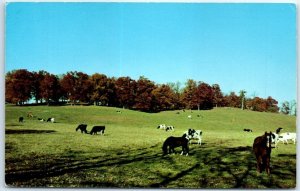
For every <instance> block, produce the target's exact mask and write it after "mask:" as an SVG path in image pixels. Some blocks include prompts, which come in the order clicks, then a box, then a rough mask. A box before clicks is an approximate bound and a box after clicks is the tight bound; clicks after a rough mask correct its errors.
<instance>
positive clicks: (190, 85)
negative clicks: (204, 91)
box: [181, 79, 198, 109]
mask: <svg viewBox="0 0 300 191" xmlns="http://www.w3.org/2000/svg"><path fill="white" fill-rule="evenodd" d="M196 90H197V82H196V81H194V80H192V79H188V80H187V82H186V85H185V88H184V89H183V93H182V96H181V102H182V104H183V105H184V106H185V107H186V108H187V109H193V108H197V106H198V102H197V100H196V99H194V98H195V94H196Z"/></svg>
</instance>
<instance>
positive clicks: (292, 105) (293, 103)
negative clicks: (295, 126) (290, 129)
mask: <svg viewBox="0 0 300 191" xmlns="http://www.w3.org/2000/svg"><path fill="white" fill-rule="evenodd" d="M290 110H291V112H290V114H291V115H295V116H296V115H297V102H296V100H292V101H291V102H290Z"/></svg>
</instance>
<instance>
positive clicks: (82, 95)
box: [61, 71, 92, 104]
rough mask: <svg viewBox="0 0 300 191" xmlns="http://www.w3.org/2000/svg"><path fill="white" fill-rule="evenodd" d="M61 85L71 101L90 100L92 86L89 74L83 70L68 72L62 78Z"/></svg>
mask: <svg viewBox="0 0 300 191" xmlns="http://www.w3.org/2000/svg"><path fill="white" fill-rule="evenodd" d="M61 86H62V89H63V91H64V92H66V96H67V98H68V99H69V100H70V101H71V103H73V104H75V103H76V102H77V101H82V102H89V101H90V97H91V91H92V86H91V82H90V81H89V76H88V75H87V74H85V73H82V72H77V71H75V72H68V73H67V74H66V75H64V77H63V79H62V80H61Z"/></svg>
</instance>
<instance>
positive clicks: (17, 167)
mask: <svg viewBox="0 0 300 191" xmlns="http://www.w3.org/2000/svg"><path fill="white" fill-rule="evenodd" d="M117 110H120V111H121V113H117V112H116V111H117ZM28 112H32V113H33V115H34V116H35V117H34V118H27V117H26V114H27V113H28ZM177 112H179V114H177ZM188 115H192V119H188V118H187V116H188ZM197 115H199V116H200V117H197ZM20 116H23V117H24V123H19V122H18V118H19V117H20ZM38 117H41V118H45V119H47V118H48V117H54V118H55V120H56V123H46V122H40V121H38V120H37V118H38ZM80 123H86V124H88V130H91V128H92V126H94V125H105V126H106V132H105V135H104V136H101V135H95V136H94V135H93V136H92V135H89V134H81V133H80V132H79V131H78V132H76V131H75V129H76V127H77V125H78V124H80ZM162 123H164V124H166V125H173V126H175V131H172V132H166V131H163V130H159V129H157V126H158V125H159V124H162ZM278 127H282V128H283V132H287V131H290V132H295V131H296V118H295V117H292V116H286V115H281V114H272V113H259V112H252V111H245V110H244V111H242V110H240V109H233V108H216V109H213V110H208V111H190V110H188V111H187V110H186V111H185V112H183V111H166V112H161V113H143V112H138V111H131V110H126V109H119V108H110V107H95V106H61V107H47V106H34V107H30V106H28V107H15V106H7V107H6V136H5V137H6V140H5V142H6V145H5V154H6V155H5V159H6V165H5V171H6V183H7V184H8V185H10V186H24V187H28V186H29V187H31V186H34V187H39V186H42V187H43V186H49V187H53V186H54V187H120V188H135V187H144V188H150V187H162V188H238V187H244V188H282V187H283V188H293V187H295V186H296V145H294V144H288V145H283V144H280V145H279V147H278V148H276V149H273V150H272V158H271V167H272V172H271V173H272V175H271V176H270V177H268V176H267V175H266V173H262V174H257V173H256V167H255V165H256V161H255V158H254V155H253V153H252V144H253V140H254V138H255V137H257V136H260V135H262V134H263V133H264V132H265V131H275V130H276V129H277V128H278ZM188 128H194V129H201V130H202V131H203V140H202V142H203V145H201V146H200V145H197V144H195V143H194V144H191V145H190V155H189V156H181V155H179V154H176V155H168V156H162V149H161V147H162V143H163V142H164V140H165V139H166V138H167V137H168V136H171V135H173V136H182V134H183V132H184V131H186V130H187V129H188ZM244 128H249V129H252V130H253V132H252V133H247V132H244V131H243V129H244ZM177 151H180V148H177ZM282 177H284V179H283V178H282Z"/></svg>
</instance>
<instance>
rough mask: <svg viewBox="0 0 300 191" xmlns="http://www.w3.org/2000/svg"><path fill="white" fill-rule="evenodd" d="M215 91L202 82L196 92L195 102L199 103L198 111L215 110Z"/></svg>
mask: <svg viewBox="0 0 300 191" xmlns="http://www.w3.org/2000/svg"><path fill="white" fill-rule="evenodd" d="M213 97H214V95H213V90H212V88H211V86H210V85H208V84H207V83H204V82H200V83H199V85H198V86H197V89H196V91H195V95H194V97H193V100H194V102H195V103H197V109H198V110H200V109H212V108H213Z"/></svg>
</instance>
